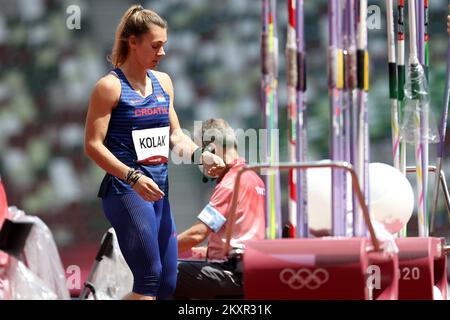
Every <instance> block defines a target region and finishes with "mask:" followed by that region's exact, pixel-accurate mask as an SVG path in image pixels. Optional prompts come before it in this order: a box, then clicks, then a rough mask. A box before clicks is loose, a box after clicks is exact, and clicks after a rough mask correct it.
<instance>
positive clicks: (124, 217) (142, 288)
mask: <svg viewBox="0 0 450 320" xmlns="http://www.w3.org/2000/svg"><path fill="white" fill-rule="evenodd" d="M102 200H103V209H104V211H105V215H106V217H107V218H108V220H109V222H110V223H111V225H112V227H113V228H114V230H115V232H116V235H117V240H118V242H119V246H120V250H121V251H122V254H123V257H124V258H125V261H126V262H127V264H128V266H129V267H130V269H131V272H132V273H133V277H134V284H133V292H134V293H138V294H142V295H146V296H156V297H157V298H158V299H164V298H169V297H171V296H172V294H173V292H174V290H175V287H176V281H177V256H178V245H177V238H176V231H175V223H174V221H173V217H172V214H171V212H170V204H169V200H168V199H167V197H164V198H163V199H161V200H159V201H157V202H148V201H145V200H144V199H142V198H141V197H140V196H139V195H138V194H137V193H125V194H109V195H107V196H105V197H104V198H103V199H102Z"/></svg>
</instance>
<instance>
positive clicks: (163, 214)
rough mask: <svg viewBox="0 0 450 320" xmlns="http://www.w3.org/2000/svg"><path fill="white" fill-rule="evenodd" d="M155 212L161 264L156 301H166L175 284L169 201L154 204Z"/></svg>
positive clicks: (175, 249)
mask: <svg viewBox="0 0 450 320" xmlns="http://www.w3.org/2000/svg"><path fill="white" fill-rule="evenodd" d="M155 211H156V217H157V219H159V220H160V224H159V232H158V238H159V253H160V256H161V264H162V274H161V282H160V286H159V292H158V299H167V298H170V297H172V294H173V292H174V291H175V287H176V283H177V256H178V244H177V235H176V229H175V223H174V221H173V217H172V213H171V211H170V204H169V200H168V199H163V200H160V201H158V202H157V203H156V204H155Z"/></svg>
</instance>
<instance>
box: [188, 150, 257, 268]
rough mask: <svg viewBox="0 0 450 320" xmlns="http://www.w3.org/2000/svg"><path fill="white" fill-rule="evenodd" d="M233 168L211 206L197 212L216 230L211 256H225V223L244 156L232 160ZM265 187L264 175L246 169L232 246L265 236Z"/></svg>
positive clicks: (211, 246)
mask: <svg viewBox="0 0 450 320" xmlns="http://www.w3.org/2000/svg"><path fill="white" fill-rule="evenodd" d="M230 165H231V169H230V170H229V171H228V172H227V173H226V174H225V176H224V177H223V178H222V180H221V181H220V182H219V183H218V184H217V186H216V187H215V189H214V193H213V195H212V196H211V199H210V201H209V203H208V205H207V206H206V207H205V208H204V209H203V210H202V212H201V213H200V214H199V215H198V217H197V218H198V219H199V220H200V221H202V222H203V223H204V224H206V225H207V226H208V227H209V228H211V230H212V231H214V232H213V233H211V234H210V236H209V239H208V259H213V260H220V259H223V248H224V244H225V241H226V238H225V229H226V228H225V225H226V223H227V218H228V217H229V214H230V212H229V209H230V206H231V199H232V197H233V191H234V190H233V189H234V183H235V181H236V175H237V173H238V171H239V169H241V168H242V167H243V166H244V165H245V162H244V159H242V158H238V159H235V160H234V161H233V162H232V163H230ZM264 195H265V187H264V182H263V181H262V180H261V178H260V177H259V176H258V175H257V174H256V173H255V172H253V171H246V172H244V173H243V175H242V177H241V179H240V185H239V195H238V203H237V207H236V212H235V220H234V225H233V233H232V237H231V242H230V245H231V246H232V247H240V246H242V245H243V244H244V243H245V241H247V240H260V239H264V235H265V214H264V212H265V211H264V202H265V201H264Z"/></svg>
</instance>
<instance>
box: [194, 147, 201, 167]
mask: <svg viewBox="0 0 450 320" xmlns="http://www.w3.org/2000/svg"><path fill="white" fill-rule="evenodd" d="M202 153H203V149H202V148H200V147H198V148H197V149H195V151H194V152H192V155H191V162H192V163H193V164H200V159H201V157H202Z"/></svg>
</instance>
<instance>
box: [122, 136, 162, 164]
mask: <svg viewBox="0 0 450 320" xmlns="http://www.w3.org/2000/svg"><path fill="white" fill-rule="evenodd" d="M169 133H170V127H162V128H150V129H142V130H133V131H132V133H131V134H132V137H133V144H134V150H135V151H136V155H137V161H138V162H139V163H143V164H158V163H167V162H168V160H169Z"/></svg>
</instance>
